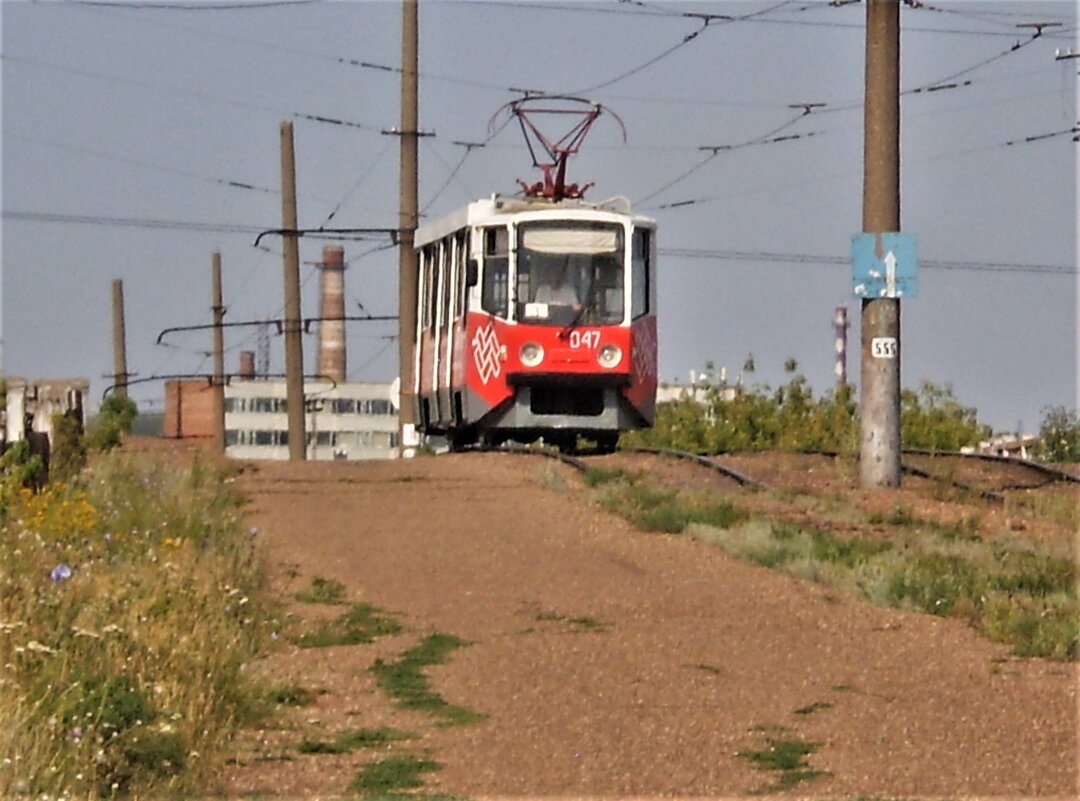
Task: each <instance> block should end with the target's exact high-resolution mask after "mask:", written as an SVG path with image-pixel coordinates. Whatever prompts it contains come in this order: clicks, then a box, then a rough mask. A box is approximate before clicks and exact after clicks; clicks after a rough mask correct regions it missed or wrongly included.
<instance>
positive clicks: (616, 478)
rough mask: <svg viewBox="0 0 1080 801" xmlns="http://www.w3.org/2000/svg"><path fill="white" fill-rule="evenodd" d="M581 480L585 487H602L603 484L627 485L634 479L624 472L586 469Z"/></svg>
mask: <svg viewBox="0 0 1080 801" xmlns="http://www.w3.org/2000/svg"><path fill="white" fill-rule="evenodd" d="M581 478H582V481H584V482H585V486H586V487H602V486H604V485H605V484H626V485H629V484H631V483H632V482H633V481H634V477H632V476H631V475H630V474H629V473H628V472H626V471H625V470H622V469H619V468H610V467H589V468H586V470H585V472H584V473H582V476H581Z"/></svg>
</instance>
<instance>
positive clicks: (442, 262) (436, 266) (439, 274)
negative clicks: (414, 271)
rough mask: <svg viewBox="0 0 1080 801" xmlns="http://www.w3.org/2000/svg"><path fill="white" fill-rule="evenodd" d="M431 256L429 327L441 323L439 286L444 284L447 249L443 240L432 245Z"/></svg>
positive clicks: (429, 262)
mask: <svg viewBox="0 0 1080 801" xmlns="http://www.w3.org/2000/svg"><path fill="white" fill-rule="evenodd" d="M431 249H432V250H431V258H430V259H429V261H428V264H429V265H430V269H431V279H430V281H429V282H428V284H429V286H430V292H431V294H430V295H429V296H428V301H429V306H428V309H429V311H428V315H429V317H428V325H427V327H428V328H432V327H434V326H436V325H438V324H439V316H438V315H439V301H440V297H439V295H440V292H439V288H440V286H441V285H442V284H443V280H444V279H443V276H444V275H445V274H446V249H445V248H444V247H443V243H442V242H436V243H435V244H433V245H432V246H431Z"/></svg>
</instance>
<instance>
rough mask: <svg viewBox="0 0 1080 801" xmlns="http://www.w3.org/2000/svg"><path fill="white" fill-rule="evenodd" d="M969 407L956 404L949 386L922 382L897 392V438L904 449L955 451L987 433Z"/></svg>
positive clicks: (976, 441)
mask: <svg viewBox="0 0 1080 801" xmlns="http://www.w3.org/2000/svg"><path fill="white" fill-rule="evenodd" d="M991 433H992V432H991V430H990V428H989V427H988V426H985V425H983V424H982V423H980V422H979V421H978V413H977V412H976V410H975V409H974V408H973V407H970V406H964V405H962V404H960V403H959V402H958V401H957V400H956V397H955V396H954V395H953V390H952V387H951V386H948V385H946V386H944V387H939V386H937V385H936V384H932V383H930V382H929V381H924V382H923V383H922V385H921V386H920V387H919V389H918V391H917V392H916V391H914V390H910V389H905V390H902V391H901V393H900V441H901V443H902V444H903V446H904V447H905V448H920V449H924V450H931V451H958V450H960V448H962V447H964V446H966V445H977V444H978V442H979V440H982V439H987V438H989V436H990V435H991Z"/></svg>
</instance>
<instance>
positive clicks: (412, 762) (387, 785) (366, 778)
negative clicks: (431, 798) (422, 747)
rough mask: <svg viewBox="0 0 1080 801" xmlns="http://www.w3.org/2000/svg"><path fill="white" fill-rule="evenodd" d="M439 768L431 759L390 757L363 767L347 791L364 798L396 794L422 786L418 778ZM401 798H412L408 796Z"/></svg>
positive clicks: (402, 756) (408, 756)
mask: <svg viewBox="0 0 1080 801" xmlns="http://www.w3.org/2000/svg"><path fill="white" fill-rule="evenodd" d="M441 767H442V765H440V764H439V763H438V762H436V761H435V760H433V759H425V758H423V757H419V756H415V755H413V754H402V755H400V756H390V757H387V758H386V759H380V760H379V761H378V762H372V763H371V764H369V765H365V766H364V767H363V768H362V769H361V770H360V773H359V774H357V776H356V778H355V779H354V780H353V783H352V785H350V788H349V789H351V790H354V791H356V792H359V793H363V794H364V795H365V796H371V795H374V794H376V793H379V794H388V793H389V794H396V793H398V792H400V791H401V790H413V789H415V788H417V787H423V786H424V781H423V779H422V778H420V775H421V774H422V773H430V772H431V771H435V770H438V769H439V768H441ZM390 797H393V796H390ZM401 797H412V796H411V794H410V795H408V796H404V795H402V796H401Z"/></svg>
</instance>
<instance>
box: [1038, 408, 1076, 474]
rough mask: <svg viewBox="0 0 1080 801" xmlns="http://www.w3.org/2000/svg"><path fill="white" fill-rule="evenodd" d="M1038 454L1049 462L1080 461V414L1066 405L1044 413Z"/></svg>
mask: <svg viewBox="0 0 1080 801" xmlns="http://www.w3.org/2000/svg"><path fill="white" fill-rule="evenodd" d="M1039 437H1040V439H1041V440H1042V442H1041V443H1040V445H1039V450H1038V456H1039V458H1040V459H1044V460H1046V461H1048V462H1080V415H1077V413H1076V412H1070V411H1068V410H1066V409H1065V407H1064V406H1053V407H1051V408H1049V409H1047V410H1046V411H1045V412H1044V413H1043V420H1042V425H1040V426H1039Z"/></svg>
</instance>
